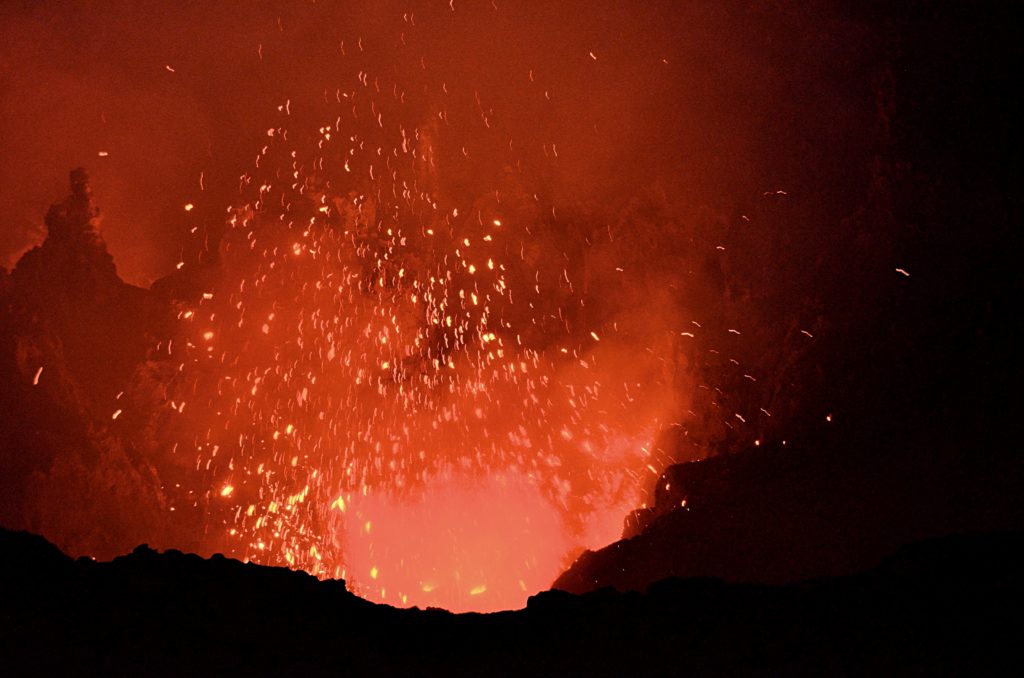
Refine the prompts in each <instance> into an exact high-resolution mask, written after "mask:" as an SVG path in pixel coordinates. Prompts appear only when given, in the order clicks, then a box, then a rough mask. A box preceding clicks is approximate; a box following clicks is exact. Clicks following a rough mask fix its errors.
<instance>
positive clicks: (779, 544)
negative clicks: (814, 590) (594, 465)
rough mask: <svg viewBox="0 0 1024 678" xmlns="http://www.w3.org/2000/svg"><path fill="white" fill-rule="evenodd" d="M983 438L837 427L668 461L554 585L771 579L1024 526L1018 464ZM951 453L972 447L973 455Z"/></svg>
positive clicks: (630, 586) (843, 567) (828, 571)
mask: <svg viewBox="0 0 1024 678" xmlns="http://www.w3.org/2000/svg"><path fill="white" fill-rule="evenodd" d="M987 444H991V443H986V442H984V438H975V439H973V440H972V439H970V436H964V435H962V434H961V435H956V433H955V432H952V431H949V430H947V429H945V428H944V427H937V428H936V429H935V430H934V431H931V432H928V433H927V434H926V435H921V434H915V435H913V436H910V435H905V436H903V437H901V438H895V439H884V438H872V437H870V436H866V435H863V434H862V433H860V432H858V431H857V430H856V429H855V428H853V427H851V426H848V425H839V424H837V426H836V429H835V430H834V431H830V432H829V435H827V436H823V437H822V439H820V440H819V441H818V444H816V445H809V444H808V443H807V442H806V441H805V442H804V443H802V444H801V446H799V447H797V448H796V449H793V447H792V446H786V447H784V446H782V445H780V444H775V445H771V446H763V447H760V448H756V449H754V450H750V451H749V452H746V453H739V454H735V455H728V456H722V457H716V458H712V459H708V460H704V461H701V462H695V463H688V464H680V465H676V466H671V467H669V468H668V469H666V471H665V472H664V473H663V474H662V475H661V477H660V479H659V481H658V485H657V489H656V491H655V497H656V501H655V503H654V505H653V507H651V508H650V509H648V510H647V511H644V512H638V514H634V517H633V523H634V525H636V522H637V521H644V522H646V523H647V524H646V525H645V526H644V525H643V523H641V524H640V526H639V527H634V528H633V529H634V532H633V534H632V535H630V534H628V533H627V537H628V538H626V539H623V540H622V541H619V542H616V543H614V544H612V545H610V546H608V547H606V548H603V549H601V550H599V551H597V552H587V553H585V554H584V555H582V556H581V557H580V558H579V559H577V561H576V562H575V563H574V564H573V565H572V567H570V568H569V570H568V571H566V572H565V573H563V574H562V575H561V576H560V577H559V578H558V580H557V581H556V582H555V583H554V587H555V588H558V589H563V590H566V591H571V592H574V593H581V592H585V591H592V590H596V589H599V588H602V587H606V586H612V587H614V588H616V589H619V590H622V591H629V590H633V591H642V590H644V589H646V588H647V587H648V586H649V585H650V584H651V583H652V582H655V581H658V580H659V579H663V578H665V577H669V576H681V577H694V576H715V577H721V578H723V579H726V580H728V581H733V582H758V583H775V584H779V583H785V582H793V581H799V580H801V579H806V578H811V577H821V576H838V575H843V574H849V573H852V572H855V571H858V570H860V569H863V568H865V567H868V566H869V565H870V564H871V563H873V562H876V561H877V560H878V559H879V558H881V557H883V556H884V555H885V554H886V553H890V552H892V551H894V550H895V549H897V548H898V547H899V546H900V545H902V544H906V543H910V542H913V541H917V540H921V539H926V538H931V537H937V536H942V535H950V534H959V533H965V532H975V531H989V530H1008V529H1009V530H1021V529H1024V502H1021V501H1020V488H1021V487H1022V486H1024V470H1022V465H1021V464H1020V463H1019V462H1018V460H1016V459H1015V458H1014V457H1013V455H1004V454H984V453H981V450H982V449H984V447H985V446H986V445H987ZM964 450H977V451H978V452H979V453H978V454H975V455H968V454H965V452H964Z"/></svg>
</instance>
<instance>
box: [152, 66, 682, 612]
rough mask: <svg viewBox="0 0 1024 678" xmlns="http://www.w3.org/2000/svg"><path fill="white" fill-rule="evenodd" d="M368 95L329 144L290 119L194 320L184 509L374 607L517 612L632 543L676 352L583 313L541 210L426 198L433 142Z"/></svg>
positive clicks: (237, 541) (251, 554)
mask: <svg viewBox="0 0 1024 678" xmlns="http://www.w3.org/2000/svg"><path fill="white" fill-rule="evenodd" d="M357 82H358V86H357V88H356V89H354V90H350V91H343V90H341V89H339V90H338V92H337V96H336V97H335V99H336V100H337V101H338V102H339V106H338V109H337V110H333V111H331V115H330V118H329V119H330V120H331V122H330V124H327V125H325V126H322V127H320V128H319V131H318V133H316V134H313V135H312V136H310V135H303V134H302V132H304V130H297V131H296V132H292V131H291V130H289V129H288V127H287V126H286V125H285V124H284V123H285V121H287V119H288V117H289V115H290V107H291V102H288V103H287V104H286V105H283V106H282V107H281V108H280V109H279V113H280V114H281V115H282V116H283V118H282V121H281V124H280V125H278V126H275V127H273V128H271V129H270V130H269V132H268V136H267V138H266V139H265V143H266V145H265V146H263V147H262V149H261V151H260V153H259V157H258V160H257V169H256V170H255V172H254V173H253V174H250V175H246V176H244V177H243V178H242V187H243V193H244V194H245V195H246V196H247V197H246V199H245V200H244V201H243V204H242V205H241V206H239V207H237V208H236V209H234V210H233V211H232V213H231V218H230V224H229V230H228V233H227V234H226V236H225V237H224V239H223V241H222V243H221V246H220V253H219V254H220V258H221V266H222V270H223V275H222V277H221V279H220V280H219V282H218V283H217V285H216V288H215V289H210V290H209V291H207V292H206V293H204V294H203V295H202V297H201V299H198V300H197V302H196V303H195V304H193V305H190V306H189V307H188V308H184V309H182V312H181V313H180V314H179V318H180V319H181V322H182V323H183V325H182V336H181V337H180V338H179V339H178V340H176V341H175V342H173V343H172V345H173V351H174V355H177V356H179V358H180V360H181V364H180V370H179V374H180V377H179V382H178V383H177V385H176V388H175V391H176V395H174V396H172V398H171V403H170V404H171V406H172V411H173V412H175V413H176V414H177V415H179V416H180V417H181V418H180V420H179V422H178V424H177V425H178V426H179V427H180V430H181V431H182V438H181V440H180V442H179V445H178V448H177V450H178V451H177V453H176V454H178V455H182V454H183V452H182V450H187V449H191V450H193V452H192V454H191V461H185V463H187V464H189V465H190V466H191V468H192V470H193V471H194V472H193V473H191V474H190V475H188V476H187V477H186V479H185V482H184V483H183V484H182V486H181V488H180V491H181V492H182V496H181V497H179V501H191V502H193V503H194V504H195V505H197V506H200V505H202V506H204V507H205V508H204V510H205V511H206V512H207V521H208V523H209V524H211V525H214V526H219V527H218V529H220V530H222V536H221V538H220V539H221V540H222V543H223V545H224V546H223V548H224V550H225V551H227V552H229V553H231V554H233V555H236V556H239V557H243V558H251V559H255V560H258V561H260V562H263V563H270V564H287V565H288V566H292V567H299V568H303V569H306V570H308V571H310V572H312V573H315V574H317V575H322V576H333V577H340V576H343V577H346V578H347V579H348V580H349V582H350V585H351V586H352V588H353V589H354V590H356V591H358V592H359V593H361V594H363V595H365V596H367V597H369V598H371V599H376V600H381V601H386V602H389V603H392V604H399V605H421V606H423V605H435V606H444V607H448V608H450V609H481V610H484V609H487V610H490V609H500V608H508V607H515V606H518V605H521V604H523V603H524V602H525V600H526V597H527V596H528V595H530V594H532V593H534V592H536V591H538V590H541V589H543V588H546V587H547V586H548V585H549V584H550V583H551V581H552V580H553V579H554V577H555V576H556V575H557V574H558V572H559V570H560V568H561V567H563V566H564V565H565V564H567V562H568V559H570V558H571V557H572V556H574V555H575V554H576V553H577V552H578V551H579V550H580V549H581V548H583V547H597V546H600V545H602V544H604V543H607V542H608V541H611V540H613V539H615V538H617V537H618V535H619V532H620V529H621V520H622V516H623V515H625V513H626V512H627V511H628V510H630V509H631V508H632V507H633V506H635V505H637V504H638V503H639V501H640V498H641V494H642V492H643V491H644V490H645V489H646V486H647V485H648V483H649V482H650V481H651V480H652V479H653V478H652V475H651V474H654V475H655V476H656V474H657V473H658V470H657V469H660V468H661V467H663V466H664V463H665V462H667V461H668V460H667V459H654V458H652V456H651V455H650V454H649V452H648V451H647V450H646V449H645V447H644V446H645V445H647V444H648V443H649V441H650V440H651V439H652V438H653V437H654V435H655V433H656V431H657V430H658V427H659V423H660V421H662V420H663V419H664V418H665V417H667V416H670V415H671V413H672V412H673V408H674V402H673V398H674V394H675V393H677V392H678V389H673V388H671V385H670V384H669V383H668V382H669V381H670V378H669V377H666V375H665V368H664V365H665V364H666V362H667V360H669V359H670V358H671V356H667V355H666V351H668V349H667V348H663V349H658V348H657V347H655V348H653V349H651V348H649V349H648V350H645V351H643V352H639V353H638V352H636V351H635V349H634V348H631V347H635V346H636V345H637V343H636V338H637V337H636V335H637V333H646V332H648V329H647V328H646V327H644V326H637V327H629V326H627V325H628V322H627V321H628V318H626V317H623V319H622V323H620V322H619V321H605V322H603V323H601V324H598V325H590V324H588V323H587V322H586V320H585V315H583V314H582V313H581V311H580V309H582V308H584V307H585V305H586V303H587V301H588V298H587V296H586V294H585V292H584V291H583V290H582V289H581V287H583V286H582V285H578V284H574V282H573V275H574V274H571V273H570V271H574V270H577V269H578V268H581V267H582V264H581V262H580V261H579V260H578V256H579V255H574V256H575V257H577V259H576V260H575V261H574V260H573V259H572V257H570V256H569V255H568V254H566V253H564V252H562V251H561V250H560V248H559V243H560V241H559V240H557V239H556V238H555V237H554V236H553V235H547V236H545V235H542V234H543V233H544V232H545V231H547V232H549V233H553V232H554V229H553V228H550V220H551V219H552V218H553V217H552V216H544V214H545V210H544V209H541V208H540V207H538V204H537V202H536V198H535V197H534V198H525V197H523V196H522V195H520V194H519V193H517V192H516V191H514V190H506V189H503V188H502V187H496V190H495V191H494V192H493V193H492V194H491V195H490V196H489V197H485V198H482V199H480V200H477V201H475V202H474V203H472V204H448V203H447V198H446V197H445V196H443V195H439V194H437V193H436V192H433V191H428V190H427V188H426V186H428V185H431V184H434V183H435V181H434V179H433V178H432V175H433V172H434V171H435V168H434V164H433V154H434V152H435V144H436V140H435V139H434V137H433V133H432V132H431V130H432V129H433V127H432V126H431V124H427V125H420V126H416V125H413V124H411V123H408V122H403V120H404V119H405V118H408V117H409V115H408V114H407V113H405V112H404V109H403V108H402V107H401V105H400V104H399V103H396V101H394V100H393V99H389V98H388V97H383V96H380V95H378V94H377V93H378V92H398V91H399V88H398V86H397V85H395V86H393V87H392V86H388V87H387V88H385V87H383V86H382V85H381V83H380V81H379V80H378V81H376V82H377V84H376V85H373V84H372V83H374V82H375V81H374V80H373V79H372V78H369V77H368V76H367V75H366V74H365V73H360V76H359V78H358V80H357ZM397 98H398V99H399V100H401V97H397ZM342 102H343V103H342ZM396 107H397V108H396ZM393 109H394V110H393ZM365 120H372V121H374V123H375V124H373V125H372V126H369V127H368V126H367V124H366V123H365V122H364V121H365ZM296 139H297V140H298V141H294V140H296ZM503 190H505V193H504V194H503ZM547 211H551V210H547ZM567 261H568V262H569V264H568V266H567ZM574 265H576V268H572V266H574ZM616 275H617V274H616ZM645 336H646V335H645ZM640 384H644V386H643V387H640V386H639V385H640ZM191 401H198V403H199V406H198V407H197V406H193V407H190V408H189V409H188V410H187V412H186V411H185V403H186V402H191ZM187 458H188V456H187V455H186V457H185V459H187ZM197 479H198V480H197ZM197 482H198V483H199V484H195V483H197ZM211 494H216V495H219V497H220V500H221V501H218V502H215V503H214V502H210V501H209V497H210V495H211ZM197 497H206V499H198V500H197V499H196V498H197ZM225 500H226V501H225ZM197 501H198V502H200V503H201V504H200V503H196V502H197ZM215 541H216V539H215Z"/></svg>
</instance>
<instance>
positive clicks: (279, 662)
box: [0, 530, 1024, 676]
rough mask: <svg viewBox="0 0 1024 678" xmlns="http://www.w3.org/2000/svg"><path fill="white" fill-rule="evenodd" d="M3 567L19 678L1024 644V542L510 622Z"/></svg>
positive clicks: (991, 537)
mask: <svg viewBox="0 0 1024 678" xmlns="http://www.w3.org/2000/svg"><path fill="white" fill-rule="evenodd" d="M0 562H2V563H3V567H4V574H3V577H2V579H0V601H2V603H0V611H2V612H0V638H2V639H3V640H2V642H0V647H2V650H0V665H2V666H4V667H5V670H4V674H5V675H8V676H11V675H55V674H75V675H82V674H105V675H154V674H159V675H195V674H203V675H214V674H216V675H322V674H343V675H381V674H397V673H401V674H412V675H423V674H429V675H470V674H472V675H538V674H543V675H553V674H557V675H635V674H636V673H637V672H638V671H643V672H653V673H655V674H657V675H662V674H667V673H672V674H692V675H721V674H736V673H743V674H751V673H764V674H773V675H778V674H797V673H799V674H809V675H821V674H832V673H837V672H841V673H843V674H867V673H872V674H878V673H885V674H889V675H892V674H893V673H899V674H927V675H934V674H949V673H954V674H961V673H962V674H967V673H974V674H977V673H979V672H981V673H986V674H991V673H993V672H1000V671H1001V670H1002V669H1006V670H1008V669H1009V667H1011V666H1012V663H1011V660H1013V659H1014V655H1016V654H1018V652H1019V648H1020V647H1021V646H1022V641H1024V624H1022V621H1021V618H1020V616H1019V610H1020V608H1021V604H1022V603H1024V580H1022V577H1021V573H1022V572H1024V534H1022V533H1001V534H972V535H960V536H955V537H946V538H942V539H935V540H930V541H927V542H921V543H918V544H915V545H912V546H908V547H905V548H903V549H901V550H899V551H898V552H897V553H896V554H895V555H893V556H891V557H889V558H887V559H885V560H884V561H883V562H882V563H881V564H880V565H878V566H876V567H874V568H871V569H869V570H867V571H865V572H863V573H860V574H857V575H852V576H846V577H836V578H827V579H819V580H815V581H808V582H804V583H800V584H792V585H787V586H763V585H737V584H727V583H724V582H722V581H720V580H716V579H704V578H691V579H666V580H663V581H660V582H657V583H655V584H653V585H652V586H651V587H649V589H648V590H647V591H646V592H644V593H617V592H614V591H612V590H611V589H603V590H599V591H595V592H592V593H587V594H583V595H573V594H569V593H565V592H560V591H549V592H545V593H541V594H539V595H537V596H534V597H533V598H531V599H530V601H529V604H528V605H527V607H526V609H524V610H519V611H515V612H502V613H496V614H490V615H479V614H462V615H455V614H450V613H448V612H444V611H441V610H426V611H422V610H398V609H395V608H391V607H387V606H383V605H375V604H372V603H369V602H367V601H364V600H362V599H360V598H358V597H356V596H354V595H353V594H351V593H349V592H348V591H346V590H345V586H344V583H343V582H341V581H318V580H317V579H315V578H313V577H311V576H309V575H307V574H304V573H302V572H293V571H289V570H285V569H280V568H270V567H262V566H257V565H252V564H243V563H241V562H239V561H235V560H230V559H226V558H223V557H219V556H214V557H213V558H211V559H209V560H205V559H202V558H200V557H198V556H195V555H188V554H183V553H181V552H178V551H168V552H165V553H157V552H155V551H153V550H151V549H149V548H148V547H146V546H140V547H139V548H137V549H136V550H135V551H134V552H133V553H132V554H131V555H127V556H123V557H120V558H116V559H114V560H113V561H112V562H100V563H98V562H94V561H91V560H88V559H79V560H77V561H75V560H72V559H70V558H68V557H67V556H65V555H64V554H62V553H61V552H60V551H59V550H58V549H57V548H56V547H54V546H53V545H52V544H50V543H49V542H47V541H46V540H44V539H43V538H41V537H37V536H35V535H32V534H29V533H26V532H10V531H6V530H3V531H0Z"/></svg>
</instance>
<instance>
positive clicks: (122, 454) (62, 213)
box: [0, 169, 164, 556]
mask: <svg viewBox="0 0 1024 678" xmlns="http://www.w3.org/2000/svg"><path fill="white" fill-rule="evenodd" d="M91 194H92V192H91V190H90V188H89V183H88V175H87V174H86V173H85V171H84V170H83V169H76V170H74V171H72V172H71V195H70V196H69V197H68V198H67V199H66V200H64V201H63V202H61V203H59V204H57V205H54V206H53V207H51V208H50V210H49V212H48V214H47V216H46V224H47V226H48V228H49V233H48V235H47V238H46V240H45V241H44V242H43V244H42V245H40V246H38V247H36V248H34V249H32V250H31V251H29V252H27V253H26V254H25V255H24V256H23V257H22V259H21V260H20V261H19V262H18V265H17V266H16V267H15V269H14V270H13V271H12V272H11V273H10V274H9V275H5V276H3V279H2V285H0V384H2V385H3V387H2V388H0V523H2V524H4V525H6V526H10V527H29V528H32V529H35V530H38V531H41V532H45V533H46V534H47V535H49V536H50V537H51V538H53V539H56V540H58V541H59V542H60V543H61V546H62V547H64V548H66V549H68V550H70V551H72V552H82V551H85V550H88V551H89V552H95V553H102V554H105V555H108V556H109V555H113V554H116V553H118V552H121V551H123V550H124V549H125V548H127V547H130V545H131V544H133V543H137V542H138V541H140V540H141V539H142V538H144V535H143V534H142V532H141V531H140V530H139V527H140V526H141V525H142V524H143V523H144V522H145V521H144V517H145V516H146V515H147V514H154V513H155V511H156V510H157V509H158V505H159V501H160V499H159V497H160V489H159V484H158V482H157V480H156V478H155V475H154V473H153V471H152V469H151V468H150V467H149V465H148V463H147V462H146V461H145V460H144V459H142V458H140V456H139V455H138V454H136V453H135V452H134V451H133V450H132V449H130V448H129V447H127V446H126V445H125V443H124V441H123V440H121V439H120V438H119V437H118V436H116V435H114V434H113V432H112V431H111V430H110V427H111V425H116V421H115V419H114V413H115V412H117V410H118V409H119V408H120V405H119V402H118V395H119V394H120V393H121V392H122V391H124V390H125V389H126V388H127V386H128V384H129V383H130V379H131V377H132V375H133V373H134V371H135V370H136V368H137V366H138V365H139V364H140V363H141V362H142V361H143V360H144V358H145V356H146V352H147V350H148V349H149V347H150V345H151V344H152V343H153V342H152V340H151V337H149V336H147V332H148V331H149V328H151V327H153V326H155V325H156V323H155V319H156V318H159V317H160V316H161V315H162V314H163V313H164V310H163V307H162V306H161V305H160V302H159V301H157V300H156V299H155V298H154V296H153V295H151V294H150V293H149V292H148V291H147V290H144V289H141V288H137V287H134V286H132V285H128V284H126V283H125V282H123V281H122V280H121V279H120V278H119V277H118V275H117V270H116V268H115V266H114V262H113V259H112V258H111V256H110V254H109V253H108V252H107V248H106V245H105V244H104V242H103V239H102V237H101V236H100V233H99V230H98V223H99V212H98V210H97V209H96V208H95V207H94V206H93V204H92V197H91ZM126 506H133V507H134V510H133V511H132V512H126V511H124V508H125V507H126ZM127 513H132V514H133V515H126V514H127Z"/></svg>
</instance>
